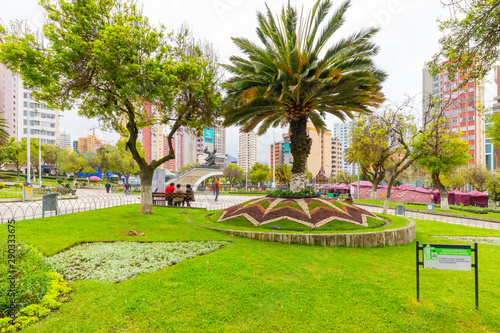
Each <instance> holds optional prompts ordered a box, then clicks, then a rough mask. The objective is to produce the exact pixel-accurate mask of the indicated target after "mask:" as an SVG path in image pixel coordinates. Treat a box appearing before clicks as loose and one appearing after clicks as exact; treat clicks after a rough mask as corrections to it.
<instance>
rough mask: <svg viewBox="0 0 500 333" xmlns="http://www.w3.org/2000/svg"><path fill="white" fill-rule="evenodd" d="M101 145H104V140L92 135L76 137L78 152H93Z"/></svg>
mask: <svg viewBox="0 0 500 333" xmlns="http://www.w3.org/2000/svg"><path fill="white" fill-rule="evenodd" d="M101 147H104V142H103V141H102V140H99V139H98V138H96V137H95V136H93V135H87V137H86V138H78V151H79V152H80V153H95V152H96V151H97V149H99V148H101Z"/></svg>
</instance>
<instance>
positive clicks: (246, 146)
mask: <svg viewBox="0 0 500 333" xmlns="http://www.w3.org/2000/svg"><path fill="white" fill-rule="evenodd" d="M255 163H257V133H255V132H249V133H240V140H239V152H238V166H239V167H240V168H242V169H243V171H244V172H245V173H247V172H248V171H250V169H252V167H253V165H254V164H255Z"/></svg>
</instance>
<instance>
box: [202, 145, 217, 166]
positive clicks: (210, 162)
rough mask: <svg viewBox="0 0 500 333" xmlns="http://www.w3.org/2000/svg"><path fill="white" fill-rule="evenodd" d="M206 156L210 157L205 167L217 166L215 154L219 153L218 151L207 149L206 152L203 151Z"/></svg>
mask: <svg viewBox="0 0 500 333" xmlns="http://www.w3.org/2000/svg"><path fill="white" fill-rule="evenodd" d="M203 152H204V153H205V154H207V155H208V156H207V157H206V158H205V163H203V166H215V153H216V152H217V149H214V151H213V152H211V151H208V147H205V150H203Z"/></svg>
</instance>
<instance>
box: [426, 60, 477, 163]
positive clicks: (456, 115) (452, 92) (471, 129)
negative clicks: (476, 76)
mask: <svg viewBox="0 0 500 333" xmlns="http://www.w3.org/2000/svg"><path fill="white" fill-rule="evenodd" d="M463 80H464V77H463V76H462V75H461V74H460V73H457V74H456V75H455V77H454V78H453V79H452V80H450V78H449V73H448V72H442V73H440V74H439V75H436V76H431V75H430V74H429V72H428V71H427V69H424V71H423V86H422V89H423V96H424V97H423V100H422V102H423V104H422V107H423V112H424V113H425V112H430V111H431V108H430V107H429V104H428V103H429V101H430V100H431V99H432V100H435V101H439V103H440V107H441V110H442V111H443V112H444V116H445V117H446V118H448V119H449V120H450V127H451V130H452V131H453V132H456V133H461V135H462V138H463V140H464V141H466V142H468V143H469V154H471V156H472V158H471V159H470V161H469V164H470V165H481V166H484V165H485V162H486V157H485V143H486V142H485V129H486V128H485V125H486V122H485V114H484V109H483V106H484V86H483V85H482V83H476V82H474V81H471V82H467V84H466V85H465V86H464V87H463V88H459V87H458V86H459V83H462V82H463ZM438 90H439V91H438ZM424 118H425V117H424Z"/></svg>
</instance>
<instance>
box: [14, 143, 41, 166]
mask: <svg viewBox="0 0 500 333" xmlns="http://www.w3.org/2000/svg"><path fill="white" fill-rule="evenodd" d="M27 142H28V141H27V140H26V138H23V139H22V140H21V141H20V142H19V143H20V146H21V150H19V152H18V155H17V160H18V162H19V164H20V165H21V166H27V163H28V144H27ZM30 142H31V145H30V164H31V166H30V170H31V171H32V172H33V174H36V173H37V172H38V168H39V166H40V163H39V159H38V140H37V139H34V138H31V140H30ZM42 151H43V149H42Z"/></svg>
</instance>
